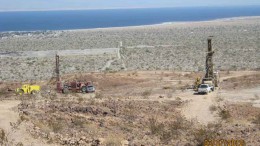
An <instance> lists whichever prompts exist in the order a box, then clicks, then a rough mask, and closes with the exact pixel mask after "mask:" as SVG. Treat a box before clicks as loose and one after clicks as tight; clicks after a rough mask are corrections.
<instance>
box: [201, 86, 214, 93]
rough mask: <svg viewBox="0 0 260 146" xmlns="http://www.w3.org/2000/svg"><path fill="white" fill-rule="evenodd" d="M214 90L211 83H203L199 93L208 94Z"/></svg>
mask: <svg viewBox="0 0 260 146" xmlns="http://www.w3.org/2000/svg"><path fill="white" fill-rule="evenodd" d="M211 91H212V87H211V86H210V85H209V84H201V85H200V86H199V88H198V93H199V94H208V93H210V92H211Z"/></svg>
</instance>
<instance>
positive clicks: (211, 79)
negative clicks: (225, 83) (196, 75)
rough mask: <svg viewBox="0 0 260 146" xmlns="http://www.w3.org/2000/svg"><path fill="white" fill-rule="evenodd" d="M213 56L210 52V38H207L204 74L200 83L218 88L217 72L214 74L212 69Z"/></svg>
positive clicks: (211, 51) (212, 52)
mask: <svg viewBox="0 0 260 146" xmlns="http://www.w3.org/2000/svg"><path fill="white" fill-rule="evenodd" d="M213 54H214V51H213V50H212V36H210V37H209V38H208V52H207V56H206V74H205V76H204V78H203V79H202V83H205V84H211V85H213V86H215V87H218V82H219V81H218V72H214V69H213Z"/></svg>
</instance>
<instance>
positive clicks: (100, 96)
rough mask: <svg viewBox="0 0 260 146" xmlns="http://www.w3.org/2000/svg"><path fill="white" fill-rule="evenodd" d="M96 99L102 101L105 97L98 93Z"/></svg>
mask: <svg viewBox="0 0 260 146" xmlns="http://www.w3.org/2000/svg"><path fill="white" fill-rule="evenodd" d="M95 98H97V99H102V98H104V95H103V94H102V93H96V95H95Z"/></svg>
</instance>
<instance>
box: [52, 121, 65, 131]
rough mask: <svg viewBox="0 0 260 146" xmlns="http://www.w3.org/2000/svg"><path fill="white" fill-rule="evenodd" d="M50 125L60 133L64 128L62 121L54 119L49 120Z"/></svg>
mask: <svg viewBox="0 0 260 146" xmlns="http://www.w3.org/2000/svg"><path fill="white" fill-rule="evenodd" d="M48 126H49V127H50V128H51V129H52V131H53V132H55V133H58V132H60V131H62V130H63V128H64V127H63V124H62V122H61V121H54V120H49V121H48Z"/></svg>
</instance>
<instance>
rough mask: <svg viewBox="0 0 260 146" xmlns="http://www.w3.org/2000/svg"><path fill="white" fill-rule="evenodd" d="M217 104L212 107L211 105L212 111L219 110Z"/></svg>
mask: <svg viewBox="0 0 260 146" xmlns="http://www.w3.org/2000/svg"><path fill="white" fill-rule="evenodd" d="M217 109H218V108H217V106H216V105H211V106H210V107H209V110H210V111H211V112H215V111H217Z"/></svg>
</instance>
